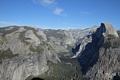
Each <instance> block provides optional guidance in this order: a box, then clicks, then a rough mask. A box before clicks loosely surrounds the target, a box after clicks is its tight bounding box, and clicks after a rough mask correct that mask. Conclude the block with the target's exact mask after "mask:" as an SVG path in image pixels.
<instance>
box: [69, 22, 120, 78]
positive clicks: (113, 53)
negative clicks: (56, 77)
mask: <svg viewBox="0 0 120 80" xmlns="http://www.w3.org/2000/svg"><path fill="white" fill-rule="evenodd" d="M73 52H74V54H75V55H74V56H73V57H71V58H77V59H78V61H79V63H80V65H81V67H82V69H81V71H82V73H83V75H84V76H85V77H88V78H89V79H91V80H113V78H114V76H116V75H118V76H119V75H120V67H119V66H120V61H119V59H120V57H119V55H120V38H119V36H118V33H117V31H116V30H115V28H114V27H113V26H112V25H111V24H110V23H106V22H105V23H101V25H100V27H99V28H98V29H97V30H96V31H95V32H94V33H93V34H92V35H89V36H86V37H85V38H84V39H83V40H82V42H81V43H80V44H79V45H77V46H76V47H75V48H73Z"/></svg>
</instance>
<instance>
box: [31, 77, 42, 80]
mask: <svg viewBox="0 0 120 80" xmlns="http://www.w3.org/2000/svg"><path fill="white" fill-rule="evenodd" d="M32 80H44V79H41V78H39V77H36V78H33V79H32Z"/></svg>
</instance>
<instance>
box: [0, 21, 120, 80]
mask: <svg viewBox="0 0 120 80" xmlns="http://www.w3.org/2000/svg"><path fill="white" fill-rule="evenodd" d="M71 49H72V50H71ZM72 53H73V54H72ZM71 56H72V57H71ZM79 64H80V65H79ZM119 66H120V38H119V36H118V34H117V32H116V30H115V29H114V27H113V26H112V25H111V24H110V23H101V26H100V27H99V28H98V27H96V26H94V27H92V28H87V29H83V30H81V29H78V30H76V29H74V30H73V29H70V30H61V29H59V30H51V29H47V30H43V29H38V28H33V27H27V26H9V27H4V28H0V80H32V79H35V78H36V77H37V78H40V79H45V80H84V79H85V78H88V80H89V79H91V80H112V79H113V80H116V79H118V80H119V77H120V67H119ZM81 71H82V73H81ZM82 74H83V76H84V78H83V77H82Z"/></svg>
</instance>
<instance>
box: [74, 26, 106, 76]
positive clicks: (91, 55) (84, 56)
mask: <svg viewBox="0 0 120 80" xmlns="http://www.w3.org/2000/svg"><path fill="white" fill-rule="evenodd" d="M105 31H106V30H105V29H103V30H102V31H101V29H100V28H98V29H97V30H96V32H95V33H93V34H92V35H88V36H87V37H88V38H89V37H92V42H89V43H87V44H86V46H85V49H84V50H83V51H82V52H81V53H80V55H79V56H78V61H79V63H80V66H81V71H82V73H83V75H85V74H86V72H87V71H88V70H89V69H90V68H91V67H93V66H94V64H96V63H97V61H98V58H99V49H100V46H101V45H102V44H103V42H104V36H103V35H102V33H103V32H105ZM80 45H81V44H79V45H77V46H76V47H75V48H73V49H72V52H73V54H75V53H76V52H77V51H78V50H79V48H80Z"/></svg>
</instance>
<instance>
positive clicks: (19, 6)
mask: <svg viewBox="0 0 120 80" xmlns="http://www.w3.org/2000/svg"><path fill="white" fill-rule="evenodd" d="M101 22H110V23H111V24H113V26H114V27H116V29H120V0H0V26H1V27H3V26H8V25H27V26H37V27H39V28H54V29H59V28H62V29H69V28H80V29H83V28H87V27H92V26H94V25H98V26H99V25H100V23H101Z"/></svg>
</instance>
